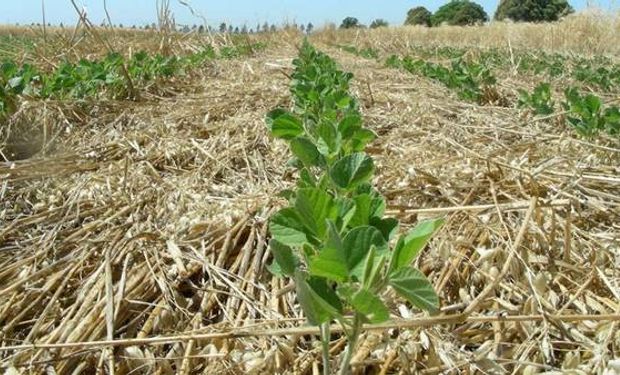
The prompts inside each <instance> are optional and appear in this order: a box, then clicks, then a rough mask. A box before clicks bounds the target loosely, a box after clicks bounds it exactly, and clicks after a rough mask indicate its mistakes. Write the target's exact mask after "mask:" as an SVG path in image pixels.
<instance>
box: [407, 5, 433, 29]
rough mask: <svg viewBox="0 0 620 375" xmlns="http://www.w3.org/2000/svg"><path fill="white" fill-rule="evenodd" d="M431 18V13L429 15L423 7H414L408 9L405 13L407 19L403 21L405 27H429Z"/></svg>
mask: <svg viewBox="0 0 620 375" xmlns="http://www.w3.org/2000/svg"><path fill="white" fill-rule="evenodd" d="M432 16H433V13H431V12H430V11H429V10H428V9H426V8H425V7H415V8H412V9H409V11H408V12H407V19H406V20H405V25H423V26H430V25H431V17H432Z"/></svg>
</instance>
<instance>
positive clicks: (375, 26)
mask: <svg viewBox="0 0 620 375" xmlns="http://www.w3.org/2000/svg"><path fill="white" fill-rule="evenodd" d="M389 25H390V24H389V23H388V21H386V20H384V19H382V18H377V19H376V20H374V21H372V23H371V24H370V28H371V29H378V28H379V27H388V26H389Z"/></svg>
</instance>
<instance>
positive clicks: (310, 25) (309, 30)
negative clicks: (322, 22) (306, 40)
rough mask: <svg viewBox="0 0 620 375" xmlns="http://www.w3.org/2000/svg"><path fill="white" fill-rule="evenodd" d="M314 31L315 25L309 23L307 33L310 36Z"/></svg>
mask: <svg viewBox="0 0 620 375" xmlns="http://www.w3.org/2000/svg"><path fill="white" fill-rule="evenodd" d="M312 30H314V25H313V24H312V22H308V26H306V32H307V33H308V34H310V33H311V32H312Z"/></svg>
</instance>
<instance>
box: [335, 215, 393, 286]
mask: <svg viewBox="0 0 620 375" xmlns="http://www.w3.org/2000/svg"><path fill="white" fill-rule="evenodd" d="M342 245H343V250H344V254H345V259H346V264H347V268H348V270H349V276H355V277H357V279H358V280H360V281H361V280H362V278H363V272H364V262H365V260H366V257H367V256H368V254H369V253H370V249H371V247H372V246H374V247H375V248H376V252H377V254H378V255H381V254H385V253H386V252H387V251H388V245H387V242H386V241H385V239H384V238H383V235H382V234H381V232H379V231H378V230H377V229H376V228H373V227H369V226H363V227H357V228H354V229H352V230H351V231H350V232H349V233H347V235H346V236H345V237H344V239H343V241H342Z"/></svg>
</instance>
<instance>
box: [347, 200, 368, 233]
mask: <svg viewBox="0 0 620 375" xmlns="http://www.w3.org/2000/svg"><path fill="white" fill-rule="evenodd" d="M353 200H354V201H355V215H353V218H351V222H350V224H351V226H352V227H359V226H362V225H368V223H369V222H370V205H371V202H372V197H371V196H370V194H360V195H357V196H355V197H353Z"/></svg>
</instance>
